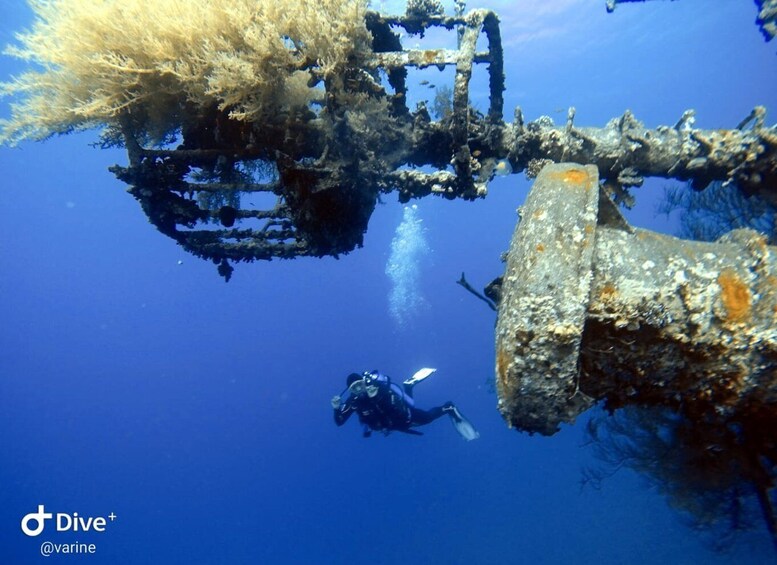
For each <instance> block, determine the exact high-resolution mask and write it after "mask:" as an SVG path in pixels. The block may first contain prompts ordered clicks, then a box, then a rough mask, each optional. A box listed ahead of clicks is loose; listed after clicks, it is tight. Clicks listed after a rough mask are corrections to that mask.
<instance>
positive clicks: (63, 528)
mask: <svg viewBox="0 0 777 565" xmlns="http://www.w3.org/2000/svg"><path fill="white" fill-rule="evenodd" d="M53 518H54V514H52V513H51V512H46V507H45V506H44V505H43V504H38V511H37V512H30V513H29V514H27V515H26V516H24V518H22V531H23V532H24V533H25V535H28V536H30V537H33V538H34V537H35V536H39V535H40V534H42V533H43V530H44V529H45V527H46V520H51V519H53ZM115 519H116V514H114V513H113V512H111V513H110V514H109V515H108V516H107V518H104V517H102V516H97V517H92V516H89V517H87V518H84V517H83V516H79V515H78V512H73V514H66V513H62V512H59V513H57V516H56V519H55V523H56V526H57V531H58V532H89V531H93V532H104V531H105V527H106V525H107V524H108V520H110V521H111V522H113V521H114V520H115ZM32 523H34V526H31V524H32Z"/></svg>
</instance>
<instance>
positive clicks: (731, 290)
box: [718, 269, 751, 322]
mask: <svg viewBox="0 0 777 565" xmlns="http://www.w3.org/2000/svg"><path fill="white" fill-rule="evenodd" d="M718 284H719V285H720V299H721V300H722V301H723V307H724V308H725V309H726V316H727V318H726V319H727V320H728V321H729V322H744V321H745V320H747V319H748V318H749V317H750V306H751V304H750V303H751V297H750V289H749V288H748V287H747V285H746V284H745V283H744V282H742V279H741V278H740V277H739V275H737V273H736V271H734V270H733V269H723V270H722V271H721V273H720V275H719V276H718Z"/></svg>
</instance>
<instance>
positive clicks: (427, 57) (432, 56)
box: [423, 49, 440, 65]
mask: <svg viewBox="0 0 777 565" xmlns="http://www.w3.org/2000/svg"><path fill="white" fill-rule="evenodd" d="M439 55H440V50H439V49H429V50H428V51H424V55H423V57H424V63H426V64H427V65H431V64H433V63H434V62H435V61H436V60H437V57H438V56H439Z"/></svg>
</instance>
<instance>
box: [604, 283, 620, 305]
mask: <svg viewBox="0 0 777 565" xmlns="http://www.w3.org/2000/svg"><path fill="white" fill-rule="evenodd" d="M617 295H618V289H617V288H615V285H612V284H610V283H605V285H604V286H603V287H602V290H601V292H600V293H599V299H600V300H601V301H602V302H607V301H609V300H613V299H614V298H615V297H616V296H617Z"/></svg>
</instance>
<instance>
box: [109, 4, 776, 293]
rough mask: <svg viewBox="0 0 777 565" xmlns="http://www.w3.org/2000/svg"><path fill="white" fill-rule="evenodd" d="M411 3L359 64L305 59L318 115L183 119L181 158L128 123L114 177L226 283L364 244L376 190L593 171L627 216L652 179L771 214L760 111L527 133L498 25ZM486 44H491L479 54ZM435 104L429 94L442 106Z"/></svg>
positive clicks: (448, 189) (771, 176) (473, 193)
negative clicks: (713, 186) (729, 125)
mask: <svg viewBox="0 0 777 565" xmlns="http://www.w3.org/2000/svg"><path fill="white" fill-rule="evenodd" d="M416 4H417V6H416V9H414V10H411V11H410V12H409V14H408V15H405V16H401V17H400V16H384V15H381V14H378V13H375V12H370V13H368V14H367V16H366V26H367V29H368V30H369V31H370V32H371V33H372V36H373V42H372V46H371V47H372V51H371V53H368V54H365V55H364V57H362V58H361V61H362V62H361V66H359V67H349V68H340V69H336V70H335V71H331V72H329V73H328V74H327V75H326V76H324V74H323V72H322V71H321V70H320V69H319V68H318V67H316V66H315V64H314V63H311V66H309V67H306V68H305V70H306V71H308V72H309V73H310V74H311V76H313V77H314V81H316V82H317V84H319V86H320V87H321V92H322V99H321V101H320V106H316V105H315V104H311V106H310V107H297V108H293V109H292V108H289V110H288V112H287V113H282V114H281V115H278V116H276V117H275V118H273V119H270V120H269V121H267V122H264V123H244V122H236V121H234V120H231V119H230V118H229V117H228V113H227V112H226V111H218V110H216V108H212V109H210V110H208V109H200V110H198V111H197V112H196V113H194V114H193V115H191V116H186V117H185V119H184V124H185V126H184V129H183V131H182V135H181V137H182V143H181V144H180V145H179V146H178V147H176V148H174V149H172V148H170V149H168V148H166V149H155V148H150V147H143V146H142V145H141V143H140V142H139V140H138V138H137V137H136V135H135V133H134V132H133V131H132V128H131V127H130V126H129V125H127V126H126V127H123V129H122V132H123V136H124V139H125V143H126V147H127V150H128V154H129V166H127V167H118V166H117V167H114V168H113V171H114V172H115V173H116V175H117V176H118V177H119V178H120V179H121V180H123V181H125V182H126V183H127V184H129V185H130V186H131V188H130V192H131V193H132V194H133V196H135V197H136V198H137V199H138V200H139V201H140V203H141V205H142V206H143V210H144V211H145V213H146V214H147V215H148V217H149V219H150V220H151V222H152V223H153V224H154V225H156V226H157V228H158V229H159V230H160V231H161V232H162V233H164V234H166V235H168V236H170V237H172V238H173V239H175V240H176V241H177V242H178V243H180V244H181V245H182V246H183V247H184V248H185V249H186V250H187V251H189V252H191V253H193V254H195V255H198V256H200V257H203V258H207V259H210V260H213V261H214V262H216V263H218V264H219V272H220V273H221V274H222V275H224V276H225V277H226V278H228V277H229V275H230V274H231V272H232V266H231V264H230V263H234V262H237V261H253V260H256V259H272V258H293V257H299V256H318V257H320V256H327V255H330V256H337V255H339V254H342V253H348V252H349V251H351V250H353V249H354V248H356V247H360V246H361V245H362V241H363V235H364V232H365V231H366V229H367V224H368V221H369V218H370V216H371V214H372V212H373V210H374V208H375V204H376V202H377V200H378V198H379V196H380V194H381V193H390V192H394V191H396V192H398V196H399V199H400V201H403V202H405V201H408V200H410V199H411V198H420V197H423V196H426V195H429V194H436V195H439V196H443V197H445V198H449V199H452V198H464V199H475V198H480V197H483V196H485V195H486V193H487V185H488V182H489V181H490V180H491V179H492V178H493V177H494V175H495V174H496V173H497V171H504V170H511V171H512V172H513V173H518V172H521V171H526V174H527V175H528V176H530V177H533V176H536V174H537V173H538V172H539V171H540V170H541V169H542V167H543V166H545V165H546V164H547V163H552V162H575V163H582V164H592V165H595V166H596V167H597V169H598V171H599V177H600V178H601V180H602V181H603V184H604V185H605V187H606V189H607V191H608V192H609V193H610V194H612V195H614V196H615V197H616V199H617V200H618V201H619V202H624V203H626V204H629V203H630V202H631V200H632V194H631V193H630V191H629V189H630V188H631V187H634V186H640V185H641V184H642V182H643V180H644V177H646V176H659V177H667V178H675V179H678V180H687V181H691V183H692V184H693V186H694V187H695V188H697V189H702V188H704V187H705V186H706V185H707V184H708V183H709V182H711V181H714V180H721V181H726V182H728V183H730V185H731V189H732V190H736V189H739V190H742V191H744V192H746V193H748V194H755V193H757V194H759V195H761V196H762V197H764V198H765V199H767V200H770V201H771V202H773V203H777V194H776V193H775V192H774V186H777V128H775V127H768V126H767V125H766V124H765V110H764V109H763V108H760V107H759V108H756V109H754V110H753V112H752V113H751V114H750V115H749V116H747V117H746V118H745V119H744V120H743V121H742V122H741V123H740V124H739V125H738V126H737V127H736V128H735V129H730V130H723V129H716V130H700V129H695V128H693V122H694V112H693V111H692V110H688V111H686V112H685V113H684V114H683V115H682V116H681V117H680V119H679V120H678V121H677V123H676V124H674V125H672V126H660V127H658V128H655V129H647V128H645V126H644V125H643V124H642V123H641V122H639V121H638V120H637V119H636V118H635V117H634V116H633V115H632V114H631V113H630V112H628V111H627V112H626V113H624V114H623V115H622V116H621V117H619V118H615V119H613V120H611V121H610V122H609V123H608V124H606V125H605V126H604V127H600V128H595V127H579V126H578V125H577V124H576V123H575V109H574V108H570V109H569V113H568V115H567V119H566V123H565V124H562V125H560V126H556V125H555V124H554V123H553V122H552V120H551V119H550V118H548V117H546V116H543V117H540V118H539V119H537V120H534V121H532V122H525V120H524V117H523V113H522V111H521V109H520V108H517V109H516V110H515V113H514V120H513V122H512V123H506V122H505V121H504V120H503V90H504V59H503V52H502V45H501V37H500V31H499V20H498V17H497V15H496V14H495V13H493V12H491V11H488V10H473V11H471V12H469V13H467V14H459V15H457V16H454V17H447V16H444V15H439V14H438V13H436V12H435V11H434V10H431V8H429V7H430V6H431V7H432V8H433V7H434V6H436V4H435V3H434V2H432V3H428V2H426V3H424V2H421V3H416ZM427 5H428V6H427ZM425 6H426V7H425ZM459 8H460V6H459ZM424 10H431V11H430V12H429V13H426V12H424ZM434 27H436V28H442V29H447V30H449V31H451V32H453V33H455V34H456V35H455V37H456V44H457V48H456V49H446V48H440V49H415V48H412V49H411V48H403V45H402V41H401V40H400V34H408V35H410V36H412V35H418V36H421V35H423V34H424V33H425V32H426V31H427V30H429V29H430V28H434ZM481 37H484V38H485V44H486V45H487V48H485V49H484V50H482V51H479V50H478V38H481ZM481 49H482V48H481ZM478 65H482V66H484V67H485V68H486V69H487V72H488V84H489V106H488V110H487V112H486V113H485V114H482V113H480V112H478V111H476V110H475V109H474V108H473V106H472V104H471V102H470V96H469V83H470V79H471V76H472V73H473V70H474V69H475V68H476V67H477V66H478ZM429 67H431V68H439V69H441V70H442V69H445V68H446V67H454V68H455V74H454V81H453V85H452V89H450V90H449V93H450V101H449V102H448V103H449V104H450V109H449V111H447V112H445V113H444V115H441V116H436V119H433V118H432V115H431V113H430V110H429V109H428V108H427V107H426V104H425V103H420V104H418V105H417V106H416V107H414V108H411V107H409V105H408V91H409V85H408V84H407V71H408V69H409V68H419V69H423V68H429ZM444 92H445V91H444V90H443V91H438V93H437V94H438V95H439V96H440V97H441V100H443V101H444V98H445V96H444ZM126 123H127V124H129V123H130V120H126ZM430 169H431V170H430ZM257 170H258V171H260V173H261V174H256V171H257ZM217 224H220V227H219V226H218V225H217Z"/></svg>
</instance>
